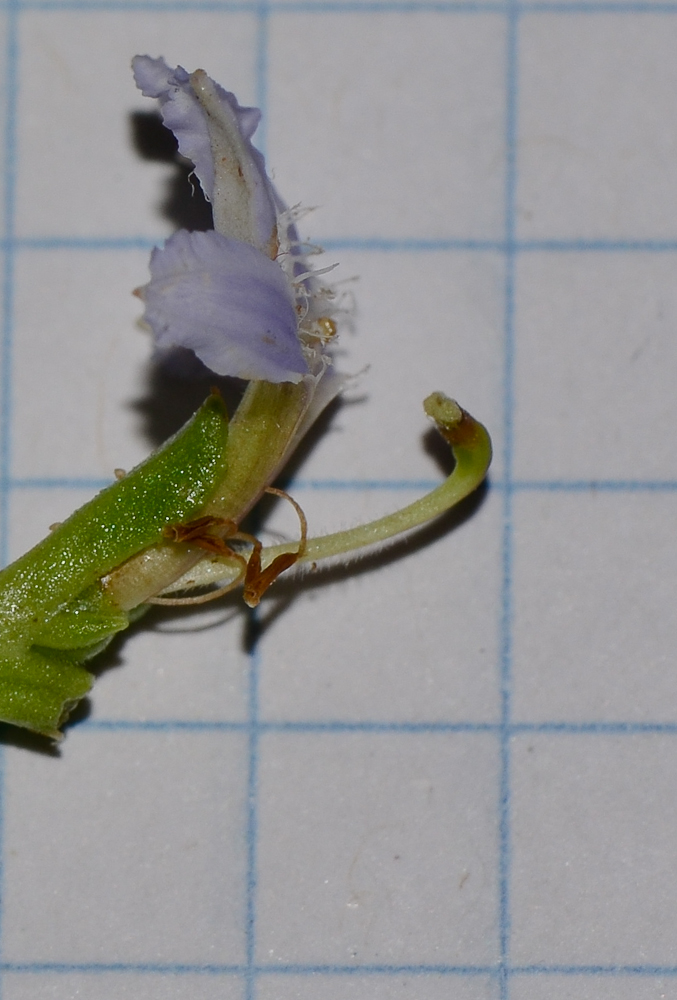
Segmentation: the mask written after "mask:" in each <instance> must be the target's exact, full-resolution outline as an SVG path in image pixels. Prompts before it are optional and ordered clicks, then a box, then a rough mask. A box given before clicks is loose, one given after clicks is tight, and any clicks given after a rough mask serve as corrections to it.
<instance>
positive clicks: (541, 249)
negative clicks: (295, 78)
mask: <svg viewBox="0 0 677 1000" xmlns="http://www.w3.org/2000/svg"><path fill="white" fill-rule="evenodd" d="M260 127H261V126H259V128H260ZM165 239H166V237H165V236H164V235H163V234H160V233H158V235H157V236H155V237H150V236H111V237H98V236H14V237H5V238H3V239H2V240H0V250H8V249H12V250H14V251H22V252H31V251H46V250H71V251H82V252H83V253H95V252H107V251H110V252H116V251H121V250H143V251H144V252H150V251H151V250H153V249H154V247H156V246H158V245H159V244H161V243H163V242H164V241H165ZM313 242H314V243H316V244H317V245H318V246H321V247H322V249H323V250H324V251H328V252H334V251H345V250H350V251H354V252H357V253H362V252H364V253H450V252H456V251H459V252H477V253H496V254H506V253H512V254H515V255H517V254H531V253H659V254H660V253H677V240H597V239H589V240H517V239H516V240H514V241H513V242H512V243H511V244H510V245H509V246H508V244H507V243H506V242H505V241H503V240H468V239H460V238H459V239H454V238H445V237H439V238H436V239H430V240H422V239H416V238H414V237H401V238H393V239H381V238H378V239H376V238H372V237H357V236H346V237H333V236H328V237H327V238H326V239H325V238H323V237H322V236H318V237H317V239H314V240H313Z"/></svg>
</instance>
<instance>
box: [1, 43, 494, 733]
mask: <svg viewBox="0 0 677 1000" xmlns="http://www.w3.org/2000/svg"><path fill="white" fill-rule="evenodd" d="M133 68H134V75H135V78H136V82H137V85H138V86H139V88H140V89H141V91H142V92H143V94H144V95H145V96H147V97H151V98H155V99H157V101H158V102H159V105H160V110H161V113H162V117H163V120H164V123H165V125H166V126H167V127H168V128H169V129H171V130H172V131H173V132H174V135H175V136H176V139H177V142H178V148H179V152H180V153H181V155H182V156H184V157H186V158H187V159H189V160H190V161H191V162H192V163H193V165H194V172H195V175H196V177H197V179H198V180H199V182H200V184H201V186H202V189H203V191H204V194H205V196H206V197H207V199H208V200H209V201H210V202H211V206H212V211H213V219H214V229H213V230H210V231H208V232H188V231H186V230H180V231H179V232H177V233H175V234H174V235H173V236H171V237H170V239H169V240H167V242H166V243H165V245H164V246H163V247H162V248H159V249H156V250H154V251H153V253H152V255H151V261H150V281H149V283H148V284H147V285H146V286H145V287H144V288H142V289H139V292H138V294H139V295H140V296H141V298H142V299H143V301H144V314H143V319H144V322H145V324H146V325H147V326H148V327H149V328H150V330H151V331H152V333H153V337H154V341H155V346H156V350H157V352H158V353H159V354H160V355H162V354H167V353H172V352H176V351H177V350H181V351H183V356H185V355H186V352H188V351H192V352H193V353H194V354H195V355H196V356H197V357H198V358H199V359H200V361H201V362H202V364H203V365H204V366H206V367H207V368H208V369H210V370H211V371H212V372H214V373H216V374H217V375H220V376H230V377H233V378H237V379H243V380H246V382H247V387H246V389H245V391H244V394H243V396H242V400H241V402H240V404H239V406H238V407H237V410H236V411H235V413H234V414H233V415H232V417H231V418H230V419H229V417H228V415H227V413H226V410H225V406H224V403H223V400H222V399H221V397H220V395H219V394H218V393H217V392H213V393H212V394H211V395H210V396H209V398H208V399H207V400H206V401H205V402H204V403H203V405H202V406H201V407H200V409H199V410H198V411H197V413H196V414H195V415H194V416H193V417H192V418H191V419H190V420H189V421H188V423H187V424H186V425H185V426H184V427H183V428H182V429H181V430H180V431H179V432H178V434H176V435H175V436H174V437H173V438H171V439H170V440H169V441H167V442H166V443H165V445H164V446H163V447H162V448H160V449H159V450H158V451H157V452H156V453H154V454H153V455H151V456H150V457H149V458H148V459H147V460H146V461H145V462H143V463H142V464H141V465H139V466H138V467H137V468H136V469H133V470H132V471H131V472H130V473H128V474H126V475H124V476H123V477H121V478H120V479H119V480H117V481H116V482H114V483H113V484H112V485H111V486H109V487H107V488H106V489H105V490H103V491H102V492H101V493H99V494H98V495H97V496H96V497H94V499H93V500H91V501H90V502H89V503H88V504H86V505H85V506H84V507H82V508H81V509H80V510H78V511H76V512H75V513H74V514H73V515H72V516H71V517H70V518H69V519H68V520H67V521H65V522H63V524H61V525H58V526H56V527H55V529H54V530H53V531H52V532H51V533H50V535H49V536H48V537H47V538H45V539H44V540H43V541H42V542H40V543H39V544H38V545H37V546H35V548H33V549H32V550H31V551H30V552H28V553H26V554H25V555H24V556H22V557H21V558H20V559H18V560H17V561H16V562H14V563H13V564H12V565H10V566H8V567H7V568H6V569H4V570H3V571H2V572H1V573H0V719H2V720H4V721H7V722H10V723H13V724H15V725H18V726H25V727H27V728H29V729H32V730H34V731H36V732H38V733H42V734H44V735H46V736H49V737H52V738H58V737H59V736H60V727H61V726H62V725H63V723H64V721H65V719H66V718H67V716H68V714H69V712H70V711H71V709H72V708H73V706H74V705H75V704H77V702H78V701H79V700H80V699H81V698H82V697H83V696H84V695H85V694H86V693H87V692H88V691H89V689H90V687H91V684H92V681H93V676H92V674H91V673H90V672H89V670H88V669H87V663H88V662H89V661H90V660H91V659H92V657H94V656H95V655H96V654H97V653H99V652H101V651H102V650H103V649H104V648H105V646H106V645H107V644H108V643H109V642H110V640H111V639H112V638H113V636H114V635H115V634H116V633H118V632H120V631H121V630H123V629H125V628H126V627H127V626H128V625H129V624H130V622H131V621H133V620H135V619H136V618H138V617H139V615H141V614H142V613H143V612H144V611H145V610H146V609H147V608H148V606H149V605H150V604H153V603H161V604H172V605H181V604H186V603H199V602H203V601H206V600H212V599H214V598H215V597H219V596H220V595H222V594H224V593H226V592H228V591H231V590H233V589H235V588H237V587H240V586H241V587H242V590H243V597H244V600H245V602H246V603H247V604H248V605H249V606H250V607H254V606H255V605H256V604H257V603H258V602H259V600H260V599H261V597H262V595H263V594H264V592H265V591H266V590H267V589H268V587H270V586H271V585H272V584H273V583H274V582H275V580H276V579H277V578H278V577H279V576H280V574H281V573H283V572H285V571H287V570H289V569H291V568H292V567H293V566H298V565H301V564H303V563H310V564H315V563H317V562H318V561H320V560H322V559H325V558H328V557H337V556H342V555H345V554H347V553H350V552H352V551H354V550H356V549H360V548H363V547H367V546H372V545H375V544H382V543H383V542H386V541H387V540H389V539H391V538H394V537H396V536H398V535H400V534H401V533H402V532H406V531H410V530H412V529H414V528H416V527H418V526H419V525H421V524H423V523H425V522H426V521H428V520H430V519H431V518H434V517H437V516H439V515H440V514H442V513H443V512H444V511H446V510H448V509H449V508H450V507H452V506H453V505H454V504H456V503H458V502H459V501H460V500H461V499H463V498H464V497H465V496H467V495H468V494H469V493H471V492H472V491H473V490H474V489H476V487H477V486H478V485H479V484H480V483H481V482H482V480H483V478H484V476H485V474H486V471H487V468H488V466H489V462H490V460H491V444H490V441H489V436H488V434H487V432H486V430H485V429H484V427H482V425H481V424H479V423H478V422H477V421H475V420H474V419H473V418H472V417H471V416H470V415H469V414H468V413H466V412H465V411H464V410H462V409H461V408H460V407H459V406H458V404H456V403H455V402H454V401H453V400H450V399H448V398H447V397H446V396H444V395H442V393H433V394H432V395H431V396H429V397H428V398H427V399H426V400H425V403H424V407H425V410H426V413H427V414H428V415H429V416H430V417H431V418H432V420H433V421H434V423H435V424H436V426H437V428H438V430H439V431H440V433H441V434H442V436H443V437H444V438H445V439H446V441H447V442H448V443H449V445H450V446H451V448H452V451H453V455H454V459H455V466H454V469H453V471H452V473H451V475H450V476H449V477H448V478H447V480H446V481H445V482H443V483H442V484H441V485H440V486H438V487H437V488H436V489H435V490H433V491H432V492H431V493H429V494H428V495H426V496H424V497H423V498H422V499H420V500H418V501H416V502H415V503H412V504H410V505H409V506H407V507H405V508H404V509H402V510H399V511H397V512H395V513H394V514H390V515H387V516H385V517H382V518H379V519H378V520H376V521H373V522H370V523H368V524H365V525H361V526H359V527H357V528H353V529H350V530H347V531H341V532H337V533H335V534H331V535H325V536H321V537H318V538H313V537H310V538H309V537H308V533H307V525H306V519H305V516H304V514H303V511H302V510H301V508H300V507H299V506H298V504H297V503H296V502H295V501H294V500H292V499H291V497H287V499H288V500H290V502H291V503H292V504H293V506H294V508H295V509H296V512H297V514H298V517H299V524H300V541H298V542H296V543H292V544H285V545H276V546H269V547H264V546H263V545H262V544H261V542H260V541H259V540H258V539H257V538H255V537H254V536H252V535H250V534H248V533H247V532H244V531H242V529H241V523H242V521H243V519H244V518H245V516H246V515H247V514H248V513H249V511H250V510H252V508H253V507H254V506H255V505H256V504H257V503H258V501H259V500H260V499H261V497H262V496H263V495H264V493H266V492H269V493H275V494H278V495H281V496H284V497H286V496H287V495H286V494H284V493H282V491H280V490H278V489H276V488H275V487H274V486H273V485H272V484H273V483H274V481H275V479H276V477H277V475H278V474H279V472H280V470H281V469H282V468H283V466H284V464H285V462H286V461H287V459H288V458H289V456H290V454H291V453H292V452H293V450H294V448H295V447H296V446H297V444H298V443H299V441H300V440H301V438H302V437H303V435H304V434H305V433H306V431H307V430H308V429H309V428H310V426H311V425H312V424H313V422H314V421H315V420H316V419H317V417H318V415H319V414H320V413H321V412H322V410H323V409H324V408H325V407H326V406H327V404H328V403H329V402H330V401H331V400H332V399H334V398H335V397H336V395H337V394H338V393H340V392H341V390H342V388H343V387H344V386H345V384H346V379H345V377H344V376H343V375H341V374H340V373H337V372H336V370H335V369H334V367H333V363H332V358H331V350H332V345H333V343H334V341H335V339H336V331H337V315H336V304H335V300H334V298H333V296H332V293H331V291H330V290H328V289H327V287H326V283H325V282H324V281H323V280H321V275H322V271H317V270H313V268H312V267H311V265H310V263H309V252H308V248H307V247H305V246H304V244H303V243H302V242H301V241H300V239H299V237H298V234H297V231H296V224H295V223H296V217H297V213H296V211H295V210H290V209H288V208H286V206H285V205H284V203H283V202H282V200H281V199H280V197H279V195H278V194H277V192H276V191H275V189H274V188H273V186H272V184H271V182H270V180H269V178H268V176H267V174H266V170H265V165H264V161H263V157H262V155H261V153H260V152H259V151H258V150H257V149H256V148H255V147H254V146H253V145H252V142H251V139H252V135H253V134H254V132H255V130H256V127H257V125H258V122H259V118H260V114H259V112H258V110H257V109H255V108H245V107H241V106H240V105H239V104H238V102H237V100H236V98H235V97H234V96H233V95H232V94H230V93H228V92H227V91H225V90H224V89H223V88H222V87H220V86H219V85H218V84H217V83H215V82H214V81H213V80H211V79H210V78H209V77H208V76H207V74H206V73H205V72H204V71H203V70H196V71H195V72H194V73H191V74H188V73H187V72H186V71H185V70H184V69H182V68H181V67H177V68H176V69H171V68H170V67H168V66H167V65H166V64H165V62H164V60H162V59H152V58H150V57H148V56H137V57H136V58H135V59H134V61H133Z"/></svg>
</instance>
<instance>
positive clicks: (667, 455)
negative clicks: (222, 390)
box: [0, 0, 677, 1000]
mask: <svg viewBox="0 0 677 1000" xmlns="http://www.w3.org/2000/svg"><path fill="white" fill-rule="evenodd" d="M0 25H1V26H2V32H3V35H2V38H0V44H1V45H2V51H3V54H4V79H5V86H4V92H3V99H2V101H3V104H2V107H3V119H2V122H1V123H0V125H1V127H2V133H1V142H2V149H1V154H2V157H3V162H4V185H5V188H4V192H5V193H4V201H3V209H2V217H1V218H0V223H1V224H2V225H3V227H4V242H3V245H2V246H3V254H4V256H3V261H4V285H3V310H4V311H3V339H2V364H3V368H2V388H3V396H2V407H3V409H2V413H3V415H4V429H3V431H2V435H3V436H2V442H1V443H2V447H1V449H0V452H1V454H2V468H1V470H0V471H1V472H2V477H3V478H2V483H3V484H4V494H3V495H4V497H5V505H4V507H3V508H2V510H3V528H4V530H5V533H6V538H7V556H8V557H15V556H17V555H19V554H20V553H21V552H22V551H24V550H25V548H26V547H27V546H28V545H30V544H32V543H34V542H35V541H37V540H38V539H39V538H40V537H41V536H42V535H43V534H44V533H45V531H46V529H47V527H48V525H49V524H50V523H52V522H53V521H56V520H59V519H61V518H63V517H64V516H66V515H67V514H68V513H70V511H71V510H72V509H73V508H74V507H76V506H78V505H79V504H81V503H82V502H83V501H84V500H85V499H86V498H87V497H88V496H90V495H91V494H92V493H93V492H94V491H95V490H96V489H97V488H98V486H99V485H101V484H102V483H104V482H107V481H108V480H110V478H111V476H112V471H113V469H114V468H116V467H124V468H129V467H131V466H132V465H133V464H135V463H136V462H137V461H139V460H140V459H141V458H142V457H144V456H145V455H146V454H147V453H148V451H149V449H150V448H151V447H153V446H154V445H156V444H157V443H158V442H159V440H160V439H161V437H162V436H163V434H164V435H166V434H168V433H170V432H171V431H172V430H174V429H175V428H176V426H178V424H179V423H180V421H181V420H182V419H183V418H184V417H185V416H187V415H188V411H189V405H190V402H191V400H190V399H189V398H188V397H189V396H190V392H189V391H188V390H186V388H185V387H183V388H182V387H180V386H178V385H177V383H175V382H172V381H171V380H168V379H164V380H159V379H157V378H153V377H152V375H151V369H150V365H149V355H150V344H149V340H148V337H147V335H146V334H144V333H143V332H141V331H140V330H139V329H138V328H137V326H136V325H135V324H136V319H137V318H138V315H139V312H140V306H139V303H138V300H136V299H134V298H132V297H131V295H130V291H131V289H133V288H134V287H136V286H138V285H139V284H142V283H143V282H144V281H145V280H146V274H147V257H148V250H149V248H150V246H151V245H152V244H153V243H154V242H158V241H161V240H162V239H163V238H165V237H166V236H167V235H169V234H170V233H171V232H172V230H173V229H174V228H175V225H176V223H175V220H173V219H172V217H171V213H170V216H169V217H168V214H167V212H166V211H165V210H163V204H165V203H166V201H167V197H168V194H169V193H170V191H171V190H172V183H173V182H174V181H175V179H176V177H177V168H175V167H173V166H172V165H171V164H169V163H166V162H159V161H158V160H156V159H153V158H152V157H150V156H149V155H147V154H146V155H143V154H142V152H140V150H139V148H138V144H137V145H135V143H134V141H133V132H134V130H133V128H132V119H131V118H130V116H132V115H133V114H134V113H135V112H139V111H141V112H144V113H146V114H148V113H149V112H150V111H152V103H151V102H148V101H144V100H143V98H141V97H140V96H139V95H138V94H137V93H136V92H135V90H134V86H133V82H132V79H131V74H130V72H129V68H128V67H129V60H130V58H131V56H132V55H134V54H135V53H136V52H141V53H144V52H148V53H149V54H151V55H160V54H162V55H164V56H165V57H166V58H167V60H168V61H169V62H170V63H176V62H181V63H182V64H183V65H185V66H186V67H187V68H188V69H193V68H196V67H197V66H203V67H204V68H205V69H207V70H208V71H209V72H210V73H211V74H212V75H213V76H214V77H215V78H217V79H218V80H219V81H220V82H222V83H223V84H224V85H225V86H226V87H227V88H228V89H229V90H232V91H234V92H235V93H237V95H238V97H239V98H240V100H241V102H243V103H260V104H261V105H262V106H263V109H264V113H265V125H264V128H263V129H262V132H261V141H262V143H263V144H264V146H265V150H266V155H267V161H268V164H269V166H270V169H271V170H272V172H273V175H274V177H275V181H276V184H277V186H278V188H279V190H280V191H281V192H282V194H283V196H284V197H285V199H286V200H287V201H288V202H289V203H291V204H293V203H296V202H302V203H303V204H305V205H309V206H317V209H316V211H315V212H314V213H312V214H311V215H310V216H308V217H307V219H306V220H305V222H304V227H305V233H306V235H308V236H309V237H311V238H312V239H313V240H314V241H315V242H317V243H320V244H323V245H324V246H325V247H326V248H327V250H328V255H327V261H328V262H333V261H334V260H336V261H339V262H340V268H339V269H338V270H337V272H336V273H335V274H334V275H332V278H333V279H337V280H346V281H348V279H351V278H353V277H357V278H358V280H357V281H356V282H352V283H347V284H346V285H345V288H346V290H347V291H349V292H350V293H351V294H352V296H354V300H355V303H356V304H355V308H354V316H353V321H354V328H355V332H354V334H351V333H349V332H348V333H346V334H344V336H343V339H342V343H341V349H340V354H339V358H338V362H339V364H340V367H341V368H342V369H343V370H347V371H355V372H357V371H361V370H362V369H363V368H364V367H365V366H366V365H369V366H370V367H369V369H368V371H367V372H366V373H365V374H364V375H363V376H362V378H361V380H360V383H359V386H358V387H357V388H356V389H355V390H352V391H351V392H349V393H348V395H347V400H346V403H345V405H343V406H342V407H341V408H340V409H339V410H338V411H337V412H336V413H335V414H334V415H333V417H332V419H331V421H329V422H328V423H327V425H326V427H325V430H324V433H322V434H321V435H317V436H316V439H315V440H314V442H313V444H312V448H308V449H305V450H304V452H303V455H302V457H301V459H300V460H299V461H298V462H297V463H296V466H295V468H294V480H293V481H292V483H291V489H292V491H293V493H294V495H295V497H296V498H297V499H298V501H299V502H300V503H301V504H302V505H303V507H304V509H305V511H306V513H307V516H308V520H309V523H310V527H311V531H312V532H313V533H319V532H321V531H324V530H331V529H335V528H338V527H340V526H347V525H350V524H354V523H357V522H359V521H361V520H363V519H365V518H368V517H372V516H376V515H377V514H379V513H384V512H386V511H388V510H391V509H393V508H394V507H395V506H398V505H402V504H404V503H406V502H409V501H410V500H411V499H412V498H413V497H414V496H415V495H419V494H420V493H421V492H423V491H424V489H425V488H427V485H429V484H432V483H434V482H436V481H438V480H439V479H441V477H442V474H443V470H442V469H441V468H440V467H439V465H438V464H437V461H436V455H437V454H438V452H437V451H435V449H433V450H432V451H431V450H430V446H429V445H426V442H427V441H428V440H429V439H428V438H426V437H425V434H426V431H427V426H426V421H425V418H424V416H423V414H422V410H421V401H422V399H423V397H424V396H425V395H427V394H428V393H429V392H430V391H432V390H435V389H441V390H443V391H445V392H448V393H450V394H452V395H453V396H455V397H456V398H458V399H459V401H460V402H461V403H462V404H463V405H464V406H465V407H466V408H468V409H469V410H470V411H471V412H472V413H473V414H474V415H476V416H477V417H478V418H479V419H481V420H483V421H484V422H485V423H486V424H487V426H488V427H489V428H490V430H491V433H492V436H493V438H494V443H495V448H496V457H495V461H494V465H493V469H492V474H491V480H490V486H489V489H488V490H487V491H486V493H485V494H484V495H483V496H482V497H480V498H478V500H477V501H476V502H474V503H471V504H469V505H467V506H466V507H465V508H464V510H463V512H462V516H459V517H458V518H456V519H454V518H451V519H450V520H449V521H448V522H446V523H445V525H444V526H442V527H440V528H439V529H433V530H431V531H429V532H427V533H426V534H425V535H424V537H423V539H422V540H421V541H420V542H419V543H410V544H408V545H407V546H406V548H405V549H404V550H402V551H401V553H400V556H401V557H400V558H392V559H391V558H381V559H378V560H373V561H369V560H367V561H364V562H362V563H360V564H359V565H358V566H357V567H355V572H354V573H341V572H334V573H332V574H330V575H328V576H326V577H321V578H319V579H318V580H317V581H316V585H311V584H310V583H309V584H308V585H303V586H299V587H295V588H292V587H287V586H284V585H283V584H280V585H279V586H278V588H277V590H274V591H272V592H271V594H270V596H269V598H266V599H265V600H264V602H263V604H262V606H261V609H260V614H259V625H258V627H257V629H254V628H253V627H252V625H251V623H250V622H249V620H248V618H247V616H246V615H245V614H244V612H243V611H242V610H241V609H240V608H239V607H238V605H237V603H236V602H235V601H233V602H232V603H224V604H223V605H222V606H217V607H213V608H211V609H209V610H206V611H201V612H200V613H192V614H183V615H181V614H176V613H169V612H167V613H164V612H163V613H160V612H158V613H154V614H151V615H149V616H148V618H147V619H145V620H144V621H143V622H142V623H141V624H140V625H139V626H137V627H135V628H134V629H133V630H132V632H131V634H130V635H129V636H128V637H126V638H125V639H124V640H123V641H121V642H119V643H116V645H115V646H114V648H113V649H112V651H111V652H110V653H109V654H107V656H106V657H105V658H104V660H103V661H102V666H103V667H104V668H105V669H103V673H102V676H101V677H100V679H99V681H98V683H97V684H96V686H95V688H94V691H93V694H92V698H91V702H90V710H89V714H87V713H83V714H82V715H81V716H80V720H79V721H78V722H76V724H74V725H73V726H72V727H71V728H70V729H69V731H68V735H67V738H66V740H65V742H64V743H63V745H62V747H61V750H60V752H59V754H58V755H50V753H49V752H48V750H47V748H45V747H44V745H42V744H40V743H39V741H33V740H32V739H30V738H29V737H26V736H23V735H22V734H20V733H18V732H17V731H7V732H6V734H5V744H4V749H3V751H2V793H1V797H2V811H1V815H2V821H1V827H0V841H1V846H0V853H1V857H2V869H1V873H0V890H1V891H0V895H1V898H2V904H1V910H0V917H1V920H0V958H1V960H2V965H1V966H0V970H1V971H0V993H1V996H2V1000H29V998H30V1000H47V998H49V1000H71V998H76V997H77V998H81V997H83V998H88V1000H89V998H91V1000H117V998H119V997H123V996H129V997H134V998H135V1000H164V998H172V1000H174V998H176V1000H186V998H190V1000H192V998H200V1000H212V998H214V1000H215V998H217V997H218V998H226V1000H254V998H256V1000H291V998H299V1000H346V998H348V997H360V998H361V1000H362V998H374V1000H381V998H383V1000H385V998H388V1000H404V998H416V1000H442V998H447V997H454V1000H508V998H509V1000H574V998H575V1000H586V998H589V1000H611V998H613V1000H658V998H659V997H661V998H663V997H665V998H673V1000H675V998H677V944H676V942H677V902H676V900H677V864H676V860H677V858H676V856H677V848H676V846H675V845H676V843H677V840H676V837H675V827H676V822H675V820H676V813H677V805H676V798H675V789H676V787H677V742H676V737H677V681H676V680H675V678H676V676H677V674H676V672H675V669H674V667H675V663H674V661H675V649H676V648H677V619H676V617H675V613H674V593H675V584H676V582H677V560H676V556H677V552H676V535H675V504H676V501H677V470H676V454H675V423H676V418H677V395H676V394H675V391H674V382H675V356H676V347H675V344H676V332H677V291H676V289H677V59H676V58H675V55H676V53H677V6H675V5H673V4H670V3H667V4H660V5H657V4H656V5H652V4H643V5H642V4H640V5H638V4H634V5H624V4H613V5H611V4H610V5H609V6H608V7H606V6H605V5H604V4H603V3H597V4H595V5H594V6H593V5H588V4H585V3H575V4H574V3H571V4H566V3H560V4H548V3H541V4H537V5H525V6H524V7H519V6H505V7H504V6H502V5H501V4H493V3H491V4H490V3H477V4H462V3H458V4H455V3H445V2H441V3H436V4H429V3H423V2H420V3H419V2H417V0H413V2H411V3H406V4H401V5H398V4H395V3H387V2H383V3H364V4H360V3H341V2H332V3H329V2H324V3H323V2H317V3H312V2H311V3H292V2H289V3H277V4H273V5H270V6H268V5H265V4H263V5H261V4H251V5H250V4H248V3H242V4H237V5H230V6H229V5H228V4H225V3H224V4H219V3H216V4H204V5H201V4H199V3H195V4H192V3H181V4H176V5H173V4H171V3H157V4H154V3H145V4H141V3H139V4H137V3H134V2H129V3H115V4H113V3H105V2H100V3H96V2H91V3H87V2H83V3H70V4H67V3H59V2H46V3H42V4H35V3H32V4H31V3H28V2H26V3H23V4H22V3H21V2H19V3H16V4H15V3H11V4H10V5H9V6H7V7H5V8H4V9H3V13H2V14H1V15H0ZM142 132H143V129H142ZM172 393H174V395H172ZM268 526H269V527H271V528H272V529H276V530H277V529H279V530H281V531H284V532H288V533H289V534H292V533H294V532H295V531H296V525H295V524H294V518H293V514H291V513H290V512H289V511H286V510H284V508H281V509H279V510H278V509H276V510H275V511H274V513H273V516H272V518H271V520H270V521H269V524H268ZM254 639H255V640H256V641H254Z"/></svg>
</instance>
